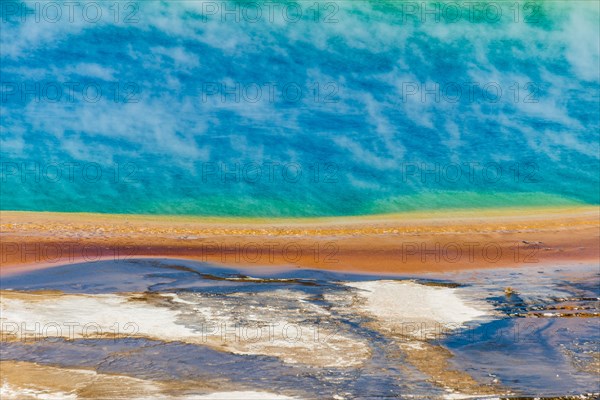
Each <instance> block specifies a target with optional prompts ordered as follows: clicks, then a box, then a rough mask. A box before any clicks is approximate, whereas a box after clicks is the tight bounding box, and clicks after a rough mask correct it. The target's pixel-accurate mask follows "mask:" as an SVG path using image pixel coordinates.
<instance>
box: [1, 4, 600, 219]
mask: <svg viewBox="0 0 600 400" xmlns="http://www.w3.org/2000/svg"><path fill="white" fill-rule="evenodd" d="M8 3H10V2H3V6H2V7H3V9H2V30H1V33H0V37H1V45H2V52H1V53H2V54H1V59H0V60H1V72H2V78H1V81H2V87H1V90H2V92H1V95H2V99H1V112H2V121H1V130H2V138H1V144H2V147H1V155H2V170H1V173H2V176H1V183H2V185H1V192H0V194H1V204H0V209H2V210H35V211H78V212H109V213H157V214H195V215H219V216H334V215H359V214H374V213H387V212H401V211H409V210H429V209H440V208H479V207H503V206H517V207H521V206H522V207H525V206H549V205H578V204H594V205H596V204H599V203H600V193H599V185H600V182H599V179H598V177H599V176H600V167H599V162H600V158H599V152H600V149H599V140H600V136H599V128H600V124H599V120H600V111H599V110H600V104H599V99H600V97H599V83H600V77H599V74H600V72H599V68H600V67H599V65H600V64H599V63H600V62H599V57H600V56H599V54H600V49H599V47H600V44H599V39H598V38H599V37H600V6H599V3H598V2H595V1H534V2H479V3H477V4H482V5H481V6H479V7H480V8H477V9H469V8H468V6H467V3H468V2H462V3H461V2H451V3H448V2H447V3H444V2H427V3H422V2H399V1H339V2H321V3H319V2H317V3H314V2H302V1H301V2H297V3H293V4H294V5H293V6H292V7H290V4H292V3H289V2H283V3H276V4H278V5H279V6H280V7H276V8H273V9H269V8H267V5H266V3H264V2H257V3H254V4H256V5H257V6H253V8H249V7H248V3H247V2H203V1H177V2H163V1H144V2H131V3H127V2H120V3H118V4H119V7H120V8H119V9H118V10H117V9H115V5H114V4H113V3H110V2H108V3H99V2H96V3H95V4H100V5H101V6H102V8H101V17H100V18H99V19H98V20H97V21H95V22H91V21H92V18H91V17H93V16H94V13H93V10H88V14H87V17H86V18H82V14H81V13H82V10H81V8H75V9H74V10H73V11H74V12H73V18H72V19H73V21H70V20H69V14H68V9H67V8H66V6H65V5H64V4H63V3H60V2H58V3H60V4H61V5H63V6H64V7H65V8H63V10H62V11H63V15H62V18H60V19H59V20H58V21H56V22H54V21H53V18H54V14H53V10H50V9H43V8H36V3H37V2H25V3H21V2H15V3H14V4H17V5H19V7H24V10H25V11H27V12H25V13H22V11H23V10H22V9H21V8H17V9H15V8H10V7H7V6H6V5H7V4H8ZM83 3H85V2H83ZM23 4H24V6H23ZM115 4H117V3H115ZM456 4H458V6H459V9H458V11H457V9H456V7H455V6H453V5H456ZM111 7H112V8H111ZM424 7H426V8H424ZM449 7H450V8H449ZM451 7H455V8H451ZM257 8H258V9H260V12H261V13H262V14H261V15H260V16H259V14H257ZM227 10H229V11H228V12H229V14H228V13H227V12H225V11H227ZM231 10H233V11H231ZM282 10H284V11H285V12H286V13H287V14H285V13H284V12H283V11H282ZM457 12H458V14H457ZM300 13H301V14H302V15H301V16H300ZM90 16H91V17H90ZM36 85H37V86H36ZM69 88H71V89H69Z"/></svg>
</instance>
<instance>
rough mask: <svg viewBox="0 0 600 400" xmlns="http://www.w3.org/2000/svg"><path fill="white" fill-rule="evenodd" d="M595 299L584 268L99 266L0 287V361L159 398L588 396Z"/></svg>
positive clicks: (591, 271) (595, 277)
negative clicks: (92, 375) (99, 377)
mask: <svg viewBox="0 0 600 400" xmlns="http://www.w3.org/2000/svg"><path fill="white" fill-rule="evenodd" d="M599 284H600V274H599V273H598V269H597V267H593V266H577V267H574V266H570V267H565V268H544V269H543V270H542V269H538V268H527V269H524V268H521V269H497V270H485V271H484V270H480V271H468V272H460V273H453V274H444V275H435V274H431V275H428V276H426V277H423V276H420V277H410V276H395V277H393V276H385V277H382V276H367V275H355V274H346V273H334V272H328V271H310V270H302V269H295V270H289V269H282V270H274V269H252V270H241V269H228V268H219V267H215V266H211V265H207V264H203V263H197V262H192V261H181V260H150V259H144V260H129V261H118V262H115V261H102V262H95V263H86V264H79V265H69V266H63V267H56V268H50V269H45V270H39V271H33V272H28V273H25V274H21V275H14V276H9V277H5V278H3V279H2V290H3V296H2V331H3V332H2V334H3V342H2V354H1V356H2V360H3V362H4V363H5V364H4V365H5V368H6V365H8V364H6V363H7V362H9V361H10V362H12V361H25V362H34V363H37V364H38V365H45V366H53V367H61V368H70V369H73V368H79V369H81V368H83V369H90V370H93V371H95V372H96V373H99V374H117V375H126V376H129V377H131V378H135V379H141V380H144V381H143V382H146V381H148V382H153V383H157V382H160V385H162V386H160V391H161V392H160V393H161V395H163V396H166V397H165V398H170V397H174V398H178V397H181V396H189V395H199V394H206V393H212V392H223V391H227V392H230V391H240V392H241V391H256V392H269V393H274V394H279V395H282V396H289V397H295V398H315V399H316V398H338V399H343V398H348V399H350V398H397V397H408V396H417V397H425V398H441V397H448V396H458V394H465V395H476V396H479V397H485V396H488V395H493V394H496V395H503V396H517V395H520V396H533V395H541V396H566V395H576V394H590V393H592V392H600V388H599V386H598V385H599V384H598V379H599V376H600V374H599V366H600V362H599V354H600V353H599V348H598V346H599V343H600V326H599V318H598V315H599V312H600V309H599V305H598V304H599V303H598V298H599V297H600V293H599V292H600V288H599ZM36 322H38V323H39V324H40V325H39V327H38V326H36V325H35V323H36ZM75 322H79V325H77V326H75V325H69V324H73V323H75ZM128 323H131V324H130V325H129V326H127V329H124V328H125V326H126V325H127V324H128ZM23 324H25V325H23ZM86 324H91V325H89V326H88V325H86ZM56 325H58V326H59V328H57V327H56ZM83 325H85V326H86V328H85V329H84V328H81V326H83ZM49 327H50V328H49ZM65 327H68V328H69V329H66V328H65ZM114 329H118V330H119V332H115V331H114ZM21 368H23V367H21ZM32 374H33V372H32ZM74 379H75V378H74ZM136 382H137V381H136ZM4 383H6V382H3V384H4ZM144 384H145V385H146V386H147V385H148V384H147V383H144ZM157 390H158V389H157ZM5 394H6V392H5ZM77 396H78V397H80V398H86V396H87V395H86V394H85V393H84V392H82V391H79V392H77ZM589 397H590V398H591V397H593V395H591V394H590V395H589ZM88 398H89V397H88ZM129 398H131V396H130V397H129ZM181 398H184V397H181Z"/></svg>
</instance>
